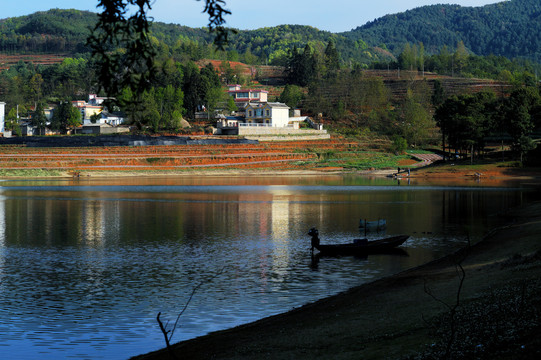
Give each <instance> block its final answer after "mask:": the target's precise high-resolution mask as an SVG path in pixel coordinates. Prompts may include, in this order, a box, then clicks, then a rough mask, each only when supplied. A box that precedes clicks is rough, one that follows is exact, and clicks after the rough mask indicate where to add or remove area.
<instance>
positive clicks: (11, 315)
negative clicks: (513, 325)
mask: <svg viewBox="0 0 541 360" xmlns="http://www.w3.org/2000/svg"><path fill="white" fill-rule="evenodd" d="M483 185H486V184H483V183H476V182H473V181H472V182H465V183H464V184H462V185H460V186H456V185H454V186H450V185H447V184H428V183H424V184H420V183H410V184H408V183H404V182H402V183H397V182H396V181H395V180H391V179H367V178H358V177H306V178H298V177H271V178H269V177H265V178H263V177H252V178H248V179H247V178H242V177H237V178H236V177H231V178H213V177H203V178H201V177H180V178H174V179H173V178H164V179H121V180H84V179H81V180H64V181H58V180H56V181H0V334H1V337H0V358H2V359H58V358H67V359H69V358H74V359H125V358H127V357H129V356H133V355H137V354H140V353H144V352H148V351H152V350H155V349H158V348H161V347H163V346H164V343H163V337H162V334H161V333H160V330H159V328H158V325H157V323H156V320H155V319H156V315H157V313H158V312H161V313H162V319H163V320H165V321H167V320H169V321H170V322H174V321H175V319H176V316H177V315H178V314H179V312H180V311H181V309H182V308H183V306H184V305H185V304H186V302H187V301H188V298H189V296H190V293H191V292H192V290H193V288H194V287H195V286H197V285H198V284H200V283H202V282H203V285H202V286H201V287H200V288H199V290H198V291H197V292H196V293H195V296H194V297H193V299H192V301H191V303H190V304H189V306H188V308H187V310H186V312H185V313H184V314H183V315H182V317H181V320H180V327H179V328H178V329H177V330H176V333H175V336H174V338H173V341H180V340H183V339H189V338H193V337H196V336H199V335H204V334H206V333H208V332H211V331H215V330H219V329H225V328H229V327H232V326H235V325H239V324H242V323H246V322H250V321H253V320H256V319H259V318H262V317H265V316H269V315H272V314H277V313H280V312H284V311H287V310H290V309H292V308H294V307H298V306H300V305H302V304H305V303H308V302H311V301H314V300H316V299H320V298H323V297H326V296H329V295H332V294H336V293H338V292H341V291H344V290H346V289H348V288H350V287H352V286H355V285H359V284H362V283H365V282H367V281H371V280H374V279H376V278H379V277H382V276H386V275H389V274H392V273H396V272H398V271H401V270H403V269H406V268H410V267H413V266H416V265H418V264H421V263H424V262H427V261H429V260H432V259H434V258H436V257H439V256H441V255H443V254H446V253H448V252H450V251H452V250H454V249H456V248H457V247H459V246H462V245H464V244H465V241H466V236H467V234H470V235H471V237H472V238H473V239H474V240H475V239H479V238H480V237H481V236H482V235H483V234H484V233H486V231H487V230H488V229H489V228H491V227H493V226H495V225H497V224H498V223H499V222H501V218H499V217H498V216H497V215H498V213H499V212H501V211H504V210H505V209H507V208H509V207H512V206H516V205H520V204H523V203H525V202H528V201H532V200H536V199H537V198H539V196H538V195H539V192H538V191H537V190H536V189H535V187H534V186H530V185H525V184H518V183H506V184H501V183H500V184H489V185H490V186H488V187H487V186H483ZM377 218H386V219H387V223H388V228H387V231H386V234H387V235H393V234H410V235H411V238H410V240H408V242H407V245H406V247H407V256H390V255H379V256H370V257H368V258H365V259H359V258H350V257H343V258H322V259H321V260H320V261H319V263H318V264H317V266H314V265H315V264H311V259H310V253H309V246H310V239H309V237H308V236H307V235H306V233H307V231H308V229H309V228H311V227H314V226H315V227H317V228H318V229H319V230H320V237H321V239H322V242H329V243H331V242H346V241H349V240H350V239H352V238H353V237H359V236H360V235H359V231H358V228H357V226H358V222H359V219H368V220H371V219H377ZM370 236H378V235H371V234H369V237H370ZM379 236H381V234H380V235H379ZM222 269H223V272H222V273H220V274H219V275H218V276H216V277H215V278H214V279H212V280H210V281H209V279H210V278H211V277H212V276H213V275H215V274H216V273H218V272H219V271H221V270H222Z"/></svg>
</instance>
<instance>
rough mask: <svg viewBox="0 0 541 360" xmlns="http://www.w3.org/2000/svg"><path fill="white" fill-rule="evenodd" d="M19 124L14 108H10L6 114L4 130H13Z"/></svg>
mask: <svg viewBox="0 0 541 360" xmlns="http://www.w3.org/2000/svg"><path fill="white" fill-rule="evenodd" d="M17 126H19V119H18V118H17V110H16V109H15V108H11V109H10V110H9V111H8V114H7V116H6V124H5V127H6V130H14V128H15V127H17Z"/></svg>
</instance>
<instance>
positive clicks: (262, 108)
mask: <svg viewBox="0 0 541 360" xmlns="http://www.w3.org/2000/svg"><path fill="white" fill-rule="evenodd" d="M245 123H246V125H247V126H250V125H255V124H257V125H259V124H264V125H265V126H269V127H286V126H288V124H289V106H287V105H286V104H283V103H277V102H272V103H271V102H266V103H250V104H248V105H247V106H246V109H245Z"/></svg>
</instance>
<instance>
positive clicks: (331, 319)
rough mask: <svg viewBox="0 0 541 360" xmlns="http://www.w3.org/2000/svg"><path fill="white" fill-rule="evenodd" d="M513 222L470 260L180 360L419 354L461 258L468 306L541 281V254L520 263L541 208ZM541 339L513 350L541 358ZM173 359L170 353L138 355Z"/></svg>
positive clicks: (213, 339)
mask: <svg viewBox="0 0 541 360" xmlns="http://www.w3.org/2000/svg"><path fill="white" fill-rule="evenodd" d="M505 222H507V223H508V224H509V225H507V226H504V227H501V228H499V229H495V230H494V231H492V232H491V233H490V234H488V235H487V236H486V237H485V239H484V240H483V241H481V242H480V243H478V244H476V245H474V246H472V247H471V248H470V249H469V250H468V251H467V254H466V255H465V259H464V253H462V254H455V255H452V256H449V257H446V258H444V259H441V260H438V261H434V262H432V263H429V264H426V265H424V266H421V267H418V268H415V269H412V270H409V271H405V272H402V273H400V274H397V275H395V276H391V277H388V278H385V279H381V280H378V281H375V282H373V283H370V284H365V285H362V286H359V287H356V288H353V289H351V290H349V291H347V292H345V293H342V294H339V295H336V296H333V297H330V298H327V299H324V300H321V301H317V302H315V303H312V304H308V305H306V306H303V307H301V308H298V309H295V310H293V311H290V312H288V313H285V314H281V315H277V316H273V317H269V318H266V319H263V320H260V321H257V322H254V323H251V324H247V325H244V326H239V327H237V328H233V329H230V330H226V331H220V332H216V333H213V334H210V335H207V336H204V337H200V338H197V339H193V340H189V341H185V342H182V343H179V344H176V345H175V346H174V351H175V353H176V354H177V356H178V358H179V359H181V358H183V359H382V358H392V359H396V358H400V357H403V356H406V355H409V354H415V353H418V352H419V351H422V350H423V349H425V348H426V345H427V344H431V343H433V342H434V341H435V340H434V338H433V336H432V334H431V330H430V326H429V324H433V320H434V319H435V318H437V317H438V316H440V315H441V314H444V313H448V312H449V309H448V308H447V307H446V305H444V303H446V304H454V303H455V302H456V299H457V293H458V288H459V283H460V281H459V276H458V275H457V267H456V263H457V261H459V260H460V259H462V260H463V261H462V266H463V268H464V269H465V280H464V283H463V288H462V291H461V293H460V303H461V304H469V303H472V304H473V303H475V301H479V299H490V297H489V295H488V294H490V293H494V291H496V290H497V289H503V288H505V287H508V286H514V285H515V284H526V283H527V282H528V281H534V280H533V279H538V278H539V276H541V260H539V257H537V258H535V257H534V258H533V259H534V260H532V261H525V260H524V261H521V260H520V259H530V258H528V256H530V255H531V254H533V253H535V252H537V251H539V249H541V240H540V239H539V233H540V232H541V204H539V203H536V204H532V205H529V206H527V207H524V208H521V209H517V210H514V211H511V212H509V213H508V214H506V215H505V216H504V217H502V223H505ZM510 259H518V260H516V261H515V260H510ZM517 286H518V285H517ZM523 288H524V287H523ZM426 289H430V290H426ZM495 289H496V290H495ZM429 292H431V293H432V294H433V295H434V296H430V295H429V294H428V293H429ZM519 293H520V291H519ZM538 302H539V301H538V300H537V305H539V304H538ZM217 311H219V309H217ZM459 325H461V324H459ZM536 329H537V331H539V325H537V328H536ZM532 335H535V336H532ZM537 335H538V333H537V334H531V333H528V334H522V335H521V336H522V337H521V338H518V339H515V340H514V341H515V342H516V343H512V344H510V345H509V346H516V347H517V349H518V350H513V351H521V352H522V355H523V356H519V358H535V357H536V356H538V355H539V354H538V352H539V340H538V339H539V337H538V336H537ZM519 341H520V342H519ZM482 345H483V344H481V346H482ZM476 346H477V347H478V346H479V345H476ZM487 351H488V350H487ZM484 355H487V354H486V353H485V354H484ZM515 355H516V354H515ZM519 355H520V354H519ZM169 358H171V357H170V356H169V354H168V352H167V351H166V350H161V351H157V352H154V353H150V354H146V355H142V356H139V357H136V359H169ZM509 358H516V356H515V357H509Z"/></svg>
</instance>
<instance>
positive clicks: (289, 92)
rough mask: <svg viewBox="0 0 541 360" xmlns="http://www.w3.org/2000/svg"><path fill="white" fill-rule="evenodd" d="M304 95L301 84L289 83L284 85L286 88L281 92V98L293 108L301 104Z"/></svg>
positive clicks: (281, 100)
mask: <svg viewBox="0 0 541 360" xmlns="http://www.w3.org/2000/svg"><path fill="white" fill-rule="evenodd" d="M303 97H304V94H303V93H302V91H301V88H300V87H299V86H297V85H289V84H288V85H286V86H285V87H284V90H283V91H282V93H281V94H280V98H279V100H280V102H282V103H284V104H287V106H289V107H290V108H292V109H293V108H296V107H297V106H298V105H299V103H300V102H301V100H302V99H303Z"/></svg>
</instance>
